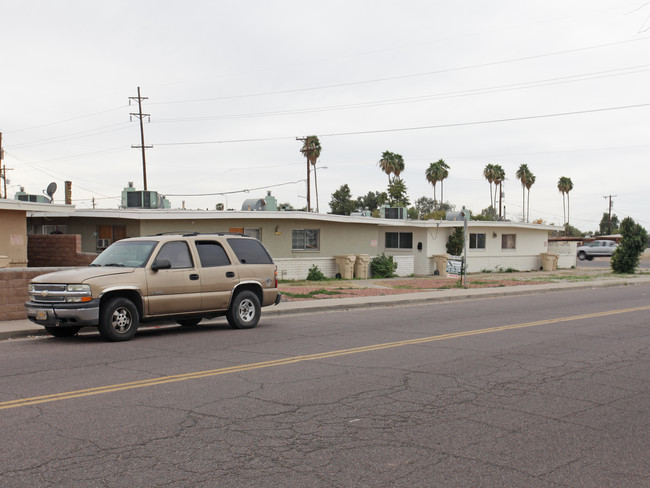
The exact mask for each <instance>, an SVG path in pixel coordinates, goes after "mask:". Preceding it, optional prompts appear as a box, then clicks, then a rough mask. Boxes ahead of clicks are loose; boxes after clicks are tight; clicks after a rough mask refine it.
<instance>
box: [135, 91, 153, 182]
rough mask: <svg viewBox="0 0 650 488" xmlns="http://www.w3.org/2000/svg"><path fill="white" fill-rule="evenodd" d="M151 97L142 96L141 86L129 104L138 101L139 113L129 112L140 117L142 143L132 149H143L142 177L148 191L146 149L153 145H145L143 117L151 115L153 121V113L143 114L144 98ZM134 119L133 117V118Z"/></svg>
mask: <svg viewBox="0 0 650 488" xmlns="http://www.w3.org/2000/svg"><path fill="white" fill-rule="evenodd" d="M148 99H149V97H141V96H140V87H138V96H137V97H129V105H131V100H137V101H138V109H139V110H138V113H131V114H129V115H130V116H131V117H137V118H139V119H140V145H139V146H131V148H132V149H142V178H143V180H144V190H145V191H147V159H146V156H145V149H151V148H152V147H153V146H145V145H144V126H143V125H142V119H143V118H144V117H149V120H150V121H151V115H150V114H143V113H142V100H148ZM131 120H133V119H131Z"/></svg>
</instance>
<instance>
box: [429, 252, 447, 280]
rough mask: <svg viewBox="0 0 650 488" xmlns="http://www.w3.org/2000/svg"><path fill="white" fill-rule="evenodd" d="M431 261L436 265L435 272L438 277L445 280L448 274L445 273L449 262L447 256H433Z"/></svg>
mask: <svg viewBox="0 0 650 488" xmlns="http://www.w3.org/2000/svg"><path fill="white" fill-rule="evenodd" d="M432 257H433V261H434V262H435V263H436V271H437V272H438V276H441V277H444V278H446V277H447V276H448V275H449V273H447V261H448V260H449V254H434V255H433V256H432Z"/></svg>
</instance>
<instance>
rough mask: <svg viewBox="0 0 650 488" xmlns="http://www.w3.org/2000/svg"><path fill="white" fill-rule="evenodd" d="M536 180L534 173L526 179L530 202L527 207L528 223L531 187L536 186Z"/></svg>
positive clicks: (528, 218)
mask: <svg viewBox="0 0 650 488" xmlns="http://www.w3.org/2000/svg"><path fill="white" fill-rule="evenodd" d="M535 179H536V178H535V175H534V174H533V173H532V171H531V172H530V173H529V174H528V176H527V177H526V189H527V190H528V202H527V205H526V206H527V207H528V210H527V211H526V222H529V221H530V187H531V186H533V185H534V184H535Z"/></svg>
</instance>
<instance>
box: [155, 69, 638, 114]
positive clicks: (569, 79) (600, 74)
mask: <svg viewBox="0 0 650 488" xmlns="http://www.w3.org/2000/svg"><path fill="white" fill-rule="evenodd" d="M648 67H650V64H645V65H640V66H632V67H627V68H618V69H612V70H605V71H596V72H593V73H583V74H578V75H571V76H564V77H558V78H548V79H545V80H538V81H526V82H520V83H510V84H506V85H495V86H491V87H484V88H473V89H470V90H460V91H452V92H443V93H438V94H432V95H421V96H417V97H402V98H392V99H391V98H389V99H384V100H375V101H370V102H361V103H351V104H343V105H328V106H320V107H311V108H298V109H290V110H280V111H272V112H251V113H244V114H228V115H211V116H204V117H182V118H173V119H160V120H158V123H165V122H201V121H208V120H228V119H241V118H252V117H273V116H278V115H297V114H304V113H315V112H329V111H336V110H349V109H356V108H368V107H378V106H383V105H397V104H403V103H415V102H423V101H429V100H441V99H446V98H458V97H464V96H476V95H483V94H486V93H498V92H503V91H509V90H523V89H527V88H537V87H543V86H553V85H560V84H564V83H577V82H581V81H589V80H595V79H601V78H610V77H613V76H623V75H630V74H636V73H644V72H646V71H648V69H647V68H648ZM639 68H646V69H639ZM630 70H635V71H630ZM622 71H625V72H622ZM594 75H597V76H594Z"/></svg>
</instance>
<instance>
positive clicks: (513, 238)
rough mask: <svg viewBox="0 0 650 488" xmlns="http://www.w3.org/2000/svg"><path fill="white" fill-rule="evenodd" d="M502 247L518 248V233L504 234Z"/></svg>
mask: <svg viewBox="0 0 650 488" xmlns="http://www.w3.org/2000/svg"><path fill="white" fill-rule="evenodd" d="M501 249H517V234H502V235H501Z"/></svg>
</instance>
